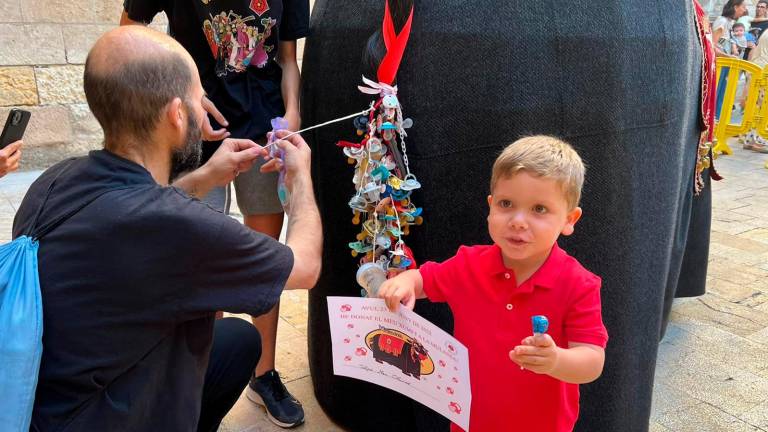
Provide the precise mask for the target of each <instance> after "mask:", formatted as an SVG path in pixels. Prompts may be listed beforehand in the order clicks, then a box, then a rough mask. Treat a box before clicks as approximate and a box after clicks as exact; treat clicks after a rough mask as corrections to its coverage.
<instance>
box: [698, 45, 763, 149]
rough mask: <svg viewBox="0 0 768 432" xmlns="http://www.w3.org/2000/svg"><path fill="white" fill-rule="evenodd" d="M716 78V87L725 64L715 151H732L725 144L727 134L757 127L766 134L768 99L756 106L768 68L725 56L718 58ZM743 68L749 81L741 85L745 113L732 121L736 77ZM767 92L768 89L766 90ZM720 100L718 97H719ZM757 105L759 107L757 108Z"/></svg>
mask: <svg viewBox="0 0 768 432" xmlns="http://www.w3.org/2000/svg"><path fill="white" fill-rule="evenodd" d="M716 65H717V80H716V81H715V82H716V83H717V85H718V87H716V88H715V91H717V88H719V85H720V75H721V74H722V72H723V68H726V67H727V68H728V69H729V70H728V75H727V84H726V87H725V93H724V95H723V101H722V108H721V109H720V118H719V119H718V121H717V124H716V125H715V140H716V141H717V142H716V144H715V146H714V147H713V148H712V151H713V152H714V153H715V154H716V155H719V154H728V155H729V154H733V150H731V148H730V147H729V146H728V142H727V140H728V138H729V137H733V136H739V135H741V134H744V133H747V132H749V131H750V130H751V129H756V130H757V133H758V134H759V135H760V136H763V137H768V103H762V104H761V106H760V107H758V106H757V101H758V98H759V96H760V90H765V89H768V69H766V70H763V69H761V68H760V66H758V65H756V64H754V63H751V62H748V61H745V60H738V59H733V58H727V57H718V58H717V63H716ZM743 72H746V73H747V74H748V80H747V82H748V85H747V87H746V88H745V89H744V91H745V92H746V94H747V98H746V101H745V103H744V115H743V117H742V119H741V123H738V124H733V123H731V113H732V111H733V105H734V104H735V103H736V102H737V101H736V96H737V94H736V92H737V90H738V85H739V77H740V76H741V74H742V73H743ZM766 94H767V95H768V92H766ZM718 103H720V101H718ZM758 108H759V110H758Z"/></svg>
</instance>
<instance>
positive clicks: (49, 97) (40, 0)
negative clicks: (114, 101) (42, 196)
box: [0, 0, 165, 170]
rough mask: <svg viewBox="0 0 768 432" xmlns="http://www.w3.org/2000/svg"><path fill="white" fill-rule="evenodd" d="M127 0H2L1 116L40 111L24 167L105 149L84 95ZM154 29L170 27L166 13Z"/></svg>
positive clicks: (29, 135)
mask: <svg viewBox="0 0 768 432" xmlns="http://www.w3.org/2000/svg"><path fill="white" fill-rule="evenodd" d="M121 12H122V0H0V121H2V122H3V124H4V122H5V118H6V116H7V113H8V111H9V110H10V109H11V108H12V107H19V108H22V109H25V110H28V111H31V112H32V117H31V119H30V123H29V126H28V127H27V132H26V134H25V135H24V144H25V146H24V154H23V158H22V169H24V170H29V169H36V168H44V167H47V166H49V165H51V164H52V163H55V162H57V161H59V160H61V159H63V158H65V157H68V156H72V155H80V154H85V153H86V152H87V151H88V150H90V149H94V148H99V147H100V145H101V140H102V134H101V129H100V128H99V125H98V123H97V122H96V120H95V119H94V118H93V116H92V115H91V113H90V111H89V110H88V105H87V104H86V103H85V96H84V94H83V64H84V63H85V57H86V55H87V54H88V50H89V49H90V47H91V46H92V45H93V42H94V41H95V40H96V38H98V37H99V35H101V34H102V33H103V32H105V31H106V30H108V29H110V28H112V27H114V26H116V25H117V22H118V21H119V19H120V13H121ZM158 18H159V19H158V20H157V23H153V27H156V28H159V29H164V28H165V24H164V18H165V17H164V16H162V17H158Z"/></svg>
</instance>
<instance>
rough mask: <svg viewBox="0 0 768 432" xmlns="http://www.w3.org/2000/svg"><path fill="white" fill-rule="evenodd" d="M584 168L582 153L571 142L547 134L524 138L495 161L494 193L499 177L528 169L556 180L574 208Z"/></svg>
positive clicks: (577, 201)
mask: <svg viewBox="0 0 768 432" xmlns="http://www.w3.org/2000/svg"><path fill="white" fill-rule="evenodd" d="M585 170H586V168H585V167H584V163H583V162H582V161H581V158H580V157H579V154H578V153H576V150H574V149H573V147H571V146H570V144H568V143H566V142H564V141H562V140H559V139H557V138H555V137H551V136H546V135H536V136H530V137H525V138H521V139H519V140H517V141H515V142H513V143H512V144H510V145H508V146H507V148H505V149H504V151H502V152H501V154H500V155H499V157H498V158H497V159H496V162H494V164H493V172H492V173H491V194H493V188H494V187H496V183H497V182H498V181H499V179H501V178H509V177H512V176H513V175H515V174H517V173H518V172H519V171H525V172H527V173H529V174H531V175H533V176H535V177H546V178H551V179H554V180H555V181H557V182H558V183H559V184H560V187H561V188H562V189H563V193H564V194H565V199H566V201H567V202H568V209H569V210H572V209H574V208H575V207H577V206H578V205H579V199H580V198H581V187H582V185H583V184H584V171H585Z"/></svg>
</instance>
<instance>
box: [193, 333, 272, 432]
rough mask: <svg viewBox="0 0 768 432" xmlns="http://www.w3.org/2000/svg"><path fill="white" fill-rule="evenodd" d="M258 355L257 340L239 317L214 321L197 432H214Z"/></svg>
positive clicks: (259, 354)
mask: <svg viewBox="0 0 768 432" xmlns="http://www.w3.org/2000/svg"><path fill="white" fill-rule="evenodd" d="M260 356H261V337H259V333H258V331H257V330H256V329H255V328H254V327H253V326H252V325H250V324H249V323H248V322H247V321H244V320H241V319H240V318H224V319H219V320H216V323H215V324H214V333H213V347H212V348H211V354H210V356H209V360H208V369H207V370H206V372H205V384H204V386H203V400H202V408H201V410H200V420H199V421H198V425H197V430H198V432H209V431H210V432H215V431H216V430H217V429H218V428H219V424H220V423H221V421H222V420H223V419H224V416H226V415H227V413H228V412H229V410H230V409H232V406H233V405H234V404H235V402H237V398H238V397H240V394H241V393H242V392H243V389H244V388H245V387H246V386H247V385H248V380H250V378H251V375H252V374H253V368H254V367H256V364H257V363H258V362H259V357H260Z"/></svg>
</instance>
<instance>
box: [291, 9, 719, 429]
mask: <svg viewBox="0 0 768 432" xmlns="http://www.w3.org/2000/svg"><path fill="white" fill-rule="evenodd" d="M383 6H384V5H383V1H381V0H348V1H342V0H316V2H315V6H314V11H313V15H312V25H311V30H310V37H309V39H308V40H307V44H306V51H305V54H304V64H303V77H304V78H303V82H304V83H303V92H302V109H303V115H302V118H303V123H304V124H305V125H312V124H316V123H319V122H323V121H326V120H329V119H333V118H336V117H338V116H342V115H345V114H349V113H352V112H354V111H356V110H360V109H361V108H363V107H366V106H367V105H368V103H369V102H370V97H368V96H366V95H363V94H361V93H359V92H358V90H357V87H356V86H357V84H359V83H360V76H361V74H362V73H364V72H367V71H366V70H365V68H364V67H363V66H362V63H361V57H362V53H363V50H364V47H365V43H366V40H367V39H368V37H369V36H370V35H371V34H372V33H373V32H374V31H375V30H376V29H378V28H379V27H380V25H381V17H382V14H383ZM700 62H701V52H700V48H699V43H698V40H697V36H696V29H695V24H694V11H693V6H692V4H691V2H689V1H671V0H665V1H662V0H625V1H619V0H612V1H605V2H594V1H591V0H574V1H571V2H565V3H564V2H550V1H542V2H531V1H523V0H519V1H518V0H514V1H503V2H499V1H487V0H478V1H475V2H470V3H467V2H464V1H457V0H441V1H429V2H418V1H417V2H416V9H415V13H414V21H413V31H412V34H411V40H410V43H409V46H408V48H407V49H406V52H405V56H404V60H403V63H402V65H401V67H400V73H399V75H398V84H399V87H400V93H399V95H400V100H401V102H402V104H403V107H404V114H405V115H406V116H407V117H412V118H413V119H414V127H413V128H412V129H410V130H409V132H408V133H409V136H408V139H407V143H408V154H409V156H410V161H411V168H412V170H413V171H414V172H415V173H416V175H417V176H418V177H419V180H420V181H421V183H422V185H423V188H422V189H421V190H420V191H417V192H416V193H415V194H414V202H415V203H416V204H417V205H420V206H422V205H423V206H424V218H425V223H424V225H422V226H419V227H414V229H412V231H411V235H410V236H408V238H407V242H408V244H409V245H410V246H411V247H412V248H413V250H414V252H415V254H416V257H417V259H418V260H419V261H421V262H423V261H424V260H444V259H446V258H448V257H449V256H451V255H453V254H454V253H455V252H456V249H457V248H458V246H459V245H460V244H478V243H488V242H489V241H490V239H489V236H488V234H487V228H486V216H487V204H486V201H485V197H486V195H487V194H488V188H489V186H488V181H489V177H490V171H491V165H492V163H493V161H494V159H495V157H496V156H497V154H498V153H499V152H500V151H501V149H502V148H503V147H504V146H506V145H507V144H509V143H511V142H512V141H514V140H515V139H517V138H519V137H520V136H522V135H526V134H553V135H558V136H560V137H562V138H565V139H566V140H567V141H569V142H570V143H572V144H573V145H574V146H575V147H576V149H577V150H578V151H579V153H580V154H581V156H582V158H583V159H584V160H585V162H586V164H587V165H588V172H587V177H586V184H585V187H584V193H583V201H582V207H583V209H584V217H583V218H582V220H581V221H580V222H579V224H578V225H577V227H576V233H575V234H574V235H573V236H572V237H570V238H563V239H562V241H561V246H562V247H563V248H565V249H566V250H567V251H568V252H569V253H570V254H572V255H574V256H575V257H577V258H578V259H579V260H580V261H581V262H582V263H583V264H584V266H585V267H586V268H588V269H589V270H591V271H592V272H594V273H596V274H598V275H600V276H601V277H602V278H603V289H602V295H603V317H604V321H605V324H606V326H607V328H608V331H609V334H610V337H611V340H610V341H609V345H608V348H607V355H606V365H605V370H604V372H603V376H602V377H601V378H600V379H599V380H598V381H596V382H594V383H592V384H589V385H584V386H582V396H581V402H582V408H581V415H580V420H579V423H578V426H577V430H580V431H645V430H647V427H648V418H649V415H650V407H651V394H652V386H653V375H654V368H655V361H656V354H657V344H658V342H659V338H660V335H661V334H663V329H664V326H665V325H666V316H667V315H668V311H669V306H670V305H671V302H672V298H673V297H674V296H675V294H676V293H682V294H683V295H700V294H702V293H703V290H704V280H705V274H706V265H707V252H708V242H709V220H710V200H709V189H707V190H706V191H705V193H704V195H703V196H702V197H697V198H694V197H693V193H692V191H693V175H694V166H695V154H696V146H697V140H698V132H699V131H698V126H697V125H698V122H697V119H698V116H699V89H700V74H701V63H700ZM369 78H374V77H373V76H371V75H370V74H369ZM306 138H307V139H308V141H309V142H310V143H311V145H312V147H313V171H314V179H315V187H316V191H317V196H318V202H319V206H320V209H321V212H322V216H323V220H324V226H325V228H324V230H325V244H324V247H325V249H324V259H323V269H324V271H323V274H322V276H321V278H320V282H319V284H318V286H317V287H316V288H315V289H314V290H313V291H312V292H311V293H310V305H309V320H310V323H309V356H310V369H311V372H312V377H313V381H314V386H315V392H316V395H317V397H318V400H319V401H320V403H321V405H322V406H323V408H324V409H325V410H326V412H327V413H328V414H329V415H331V417H333V418H334V419H335V420H337V421H338V422H339V423H340V424H343V425H345V426H346V427H348V428H350V429H352V430H366V431H374V430H419V431H427V430H446V429H445V428H446V427H447V426H446V425H447V423H446V422H445V421H444V420H442V419H441V418H440V417H439V416H438V415H436V414H434V413H433V412H432V411H430V410H429V409H427V408H424V407H422V406H421V405H419V404H416V403H412V402H410V401H409V400H407V399H405V398H403V397H401V396H399V395H397V394H395V393H393V392H391V391H389V390H385V389H383V388H381V387H378V386H375V385H370V384H366V383H363V382H360V381H356V380H351V379H347V378H342V377H336V376H334V375H333V370H332V364H331V346H330V337H329V328H328V313H327V306H326V301H325V298H326V296H329V295H347V296H355V295H358V293H359V287H358V286H357V284H356V283H355V277H354V275H355V270H356V260H355V259H353V258H352V257H351V255H350V253H349V250H348V248H347V246H346V244H347V243H348V242H350V241H354V237H355V234H356V233H357V232H358V228H359V227H356V226H353V225H352V223H351V218H352V213H351V211H350V210H349V208H348V207H347V201H348V200H349V198H350V196H351V195H352V193H353V185H352V180H351V179H352V174H353V170H352V167H351V166H349V165H347V164H346V157H344V156H343V154H342V153H341V151H340V149H338V148H337V147H335V146H334V143H335V141H336V140H338V139H346V140H352V139H354V138H355V136H354V128H353V127H352V123H351V121H350V122H349V124H347V123H340V124H337V125H335V126H329V127H325V128H321V129H317V130H315V131H313V132H311V133H309V134H307V136H306ZM692 210H695V211H692ZM468 295H471V293H468ZM417 312H418V313H419V314H421V315H423V316H425V317H427V318H428V319H430V320H432V321H433V322H435V323H436V324H438V325H440V326H442V327H443V328H446V329H450V328H451V326H452V321H451V318H450V311H449V310H448V308H447V307H445V306H444V305H439V304H428V303H421V304H419V305H418V306H417ZM510 391H524V390H518V389H510Z"/></svg>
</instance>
